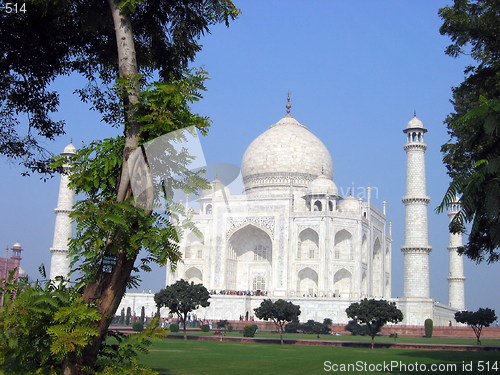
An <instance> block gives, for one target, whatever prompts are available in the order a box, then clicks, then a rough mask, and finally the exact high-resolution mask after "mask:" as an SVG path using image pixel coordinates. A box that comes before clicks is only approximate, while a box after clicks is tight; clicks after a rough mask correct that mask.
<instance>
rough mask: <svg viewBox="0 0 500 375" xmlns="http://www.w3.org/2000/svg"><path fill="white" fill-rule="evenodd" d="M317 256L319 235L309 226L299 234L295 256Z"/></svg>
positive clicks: (305, 257) (308, 257)
mask: <svg viewBox="0 0 500 375" xmlns="http://www.w3.org/2000/svg"><path fill="white" fill-rule="evenodd" d="M318 256H319V236H318V233H316V231H314V230H312V229H311V228H307V229H304V230H303V231H302V232H300V234H299V246H298V253H297V258H302V259H316V258H318Z"/></svg>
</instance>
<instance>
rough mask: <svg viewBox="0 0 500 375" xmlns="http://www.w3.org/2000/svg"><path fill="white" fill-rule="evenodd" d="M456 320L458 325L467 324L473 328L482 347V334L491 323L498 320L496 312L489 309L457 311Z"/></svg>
mask: <svg viewBox="0 0 500 375" xmlns="http://www.w3.org/2000/svg"><path fill="white" fill-rule="evenodd" d="M455 320H456V321H457V322H458V323H463V324H467V325H468V326H470V327H471V328H472V330H473V331H474V334H475V335H476V339H477V344H478V345H481V340H480V338H481V332H482V330H483V328H484V327H489V326H490V324H491V323H493V322H494V321H495V320H497V316H496V315H495V310H492V309H489V308H480V309H479V310H477V311H457V312H456V313H455Z"/></svg>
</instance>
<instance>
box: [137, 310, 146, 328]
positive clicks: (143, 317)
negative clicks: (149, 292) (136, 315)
mask: <svg viewBox="0 0 500 375" xmlns="http://www.w3.org/2000/svg"><path fill="white" fill-rule="evenodd" d="M145 321H146V309H145V308H144V306H142V307H141V319H140V320H139V322H140V323H141V324H144V322H145Z"/></svg>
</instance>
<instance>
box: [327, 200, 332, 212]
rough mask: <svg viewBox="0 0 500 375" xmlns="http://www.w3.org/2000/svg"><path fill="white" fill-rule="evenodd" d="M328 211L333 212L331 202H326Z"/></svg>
mask: <svg viewBox="0 0 500 375" xmlns="http://www.w3.org/2000/svg"><path fill="white" fill-rule="evenodd" d="M328 209H329V210H330V211H333V202H332V201H329V202H328Z"/></svg>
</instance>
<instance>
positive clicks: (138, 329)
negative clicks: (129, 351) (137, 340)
mask: <svg viewBox="0 0 500 375" xmlns="http://www.w3.org/2000/svg"><path fill="white" fill-rule="evenodd" d="M132 331H135V332H142V331H144V324H142V323H141V322H135V323H134V324H132Z"/></svg>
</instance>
